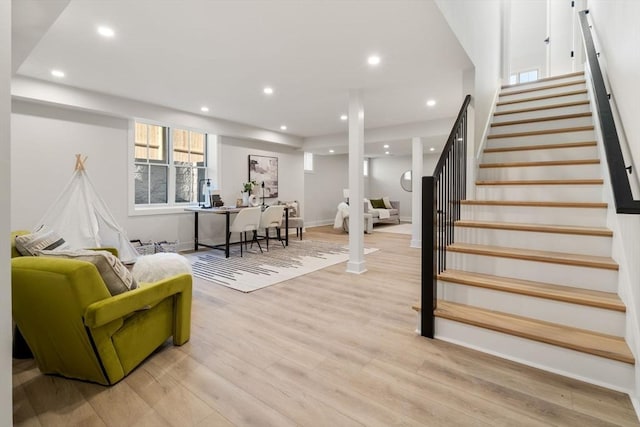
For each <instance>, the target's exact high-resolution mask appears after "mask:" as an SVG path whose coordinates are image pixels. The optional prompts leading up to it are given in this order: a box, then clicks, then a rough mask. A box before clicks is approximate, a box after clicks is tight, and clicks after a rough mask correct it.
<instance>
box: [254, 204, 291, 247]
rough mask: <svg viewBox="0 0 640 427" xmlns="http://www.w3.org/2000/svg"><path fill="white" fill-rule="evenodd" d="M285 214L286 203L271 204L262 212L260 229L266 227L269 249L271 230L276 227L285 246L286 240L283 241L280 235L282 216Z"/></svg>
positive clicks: (278, 236)
mask: <svg viewBox="0 0 640 427" xmlns="http://www.w3.org/2000/svg"><path fill="white" fill-rule="evenodd" d="M283 214H284V205H273V206H269V207H268V208H267V209H265V210H264V212H262V217H261V218H260V227H259V228H260V230H262V229H264V235H265V238H266V239H267V250H269V230H270V229H271V228H275V230H276V233H277V238H278V240H280V243H282V247H283V248H284V247H285V246H284V242H283V241H282V237H281V236H280V229H281V227H282V219H283V218H282V216H283Z"/></svg>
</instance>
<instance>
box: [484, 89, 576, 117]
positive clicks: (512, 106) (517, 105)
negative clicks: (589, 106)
mask: <svg viewBox="0 0 640 427" xmlns="http://www.w3.org/2000/svg"><path fill="white" fill-rule="evenodd" d="M586 100H587V94H586V93H579V94H575V95H564V96H557V97H555V98H545V99H539V100H535V101H523V102H514V103H508V104H500V105H496V109H495V111H496V112H499V113H501V112H503V111H512V110H520V109H523V108H536V107H545V106H547V105H556V104H564V103H566V102H576V101H586Z"/></svg>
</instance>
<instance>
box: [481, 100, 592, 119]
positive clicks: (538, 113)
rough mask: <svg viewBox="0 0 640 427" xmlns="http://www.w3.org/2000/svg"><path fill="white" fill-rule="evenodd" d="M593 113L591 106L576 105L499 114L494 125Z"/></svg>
mask: <svg viewBox="0 0 640 427" xmlns="http://www.w3.org/2000/svg"><path fill="white" fill-rule="evenodd" d="M590 111H591V107H590V106H589V104H583V105H576V106H572V107H560V108H549V109H545V110H535V111H527V112H524V113H512V114H499V115H496V116H493V123H503V122H511V121H514V120H531V119H539V118H543V117H555V116H562V115H566V114H580V113H588V112H590Z"/></svg>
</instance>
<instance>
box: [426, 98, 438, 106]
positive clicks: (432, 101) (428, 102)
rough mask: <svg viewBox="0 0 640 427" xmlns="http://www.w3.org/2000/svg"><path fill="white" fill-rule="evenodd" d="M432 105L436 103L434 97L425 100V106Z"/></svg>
mask: <svg viewBox="0 0 640 427" xmlns="http://www.w3.org/2000/svg"><path fill="white" fill-rule="evenodd" d="M434 105H436V100H435V99H430V100H428V101H427V107H433V106H434Z"/></svg>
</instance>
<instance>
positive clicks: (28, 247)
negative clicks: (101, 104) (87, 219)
mask: <svg viewBox="0 0 640 427" xmlns="http://www.w3.org/2000/svg"><path fill="white" fill-rule="evenodd" d="M70 248H71V247H70V246H69V244H68V243H67V242H65V241H64V239H63V238H62V237H60V235H59V234H58V233H56V232H55V231H53V230H50V229H48V228H47V227H44V226H43V227H40V229H38V230H37V231H36V232H34V233H31V234H23V235H20V236H16V249H17V250H18V252H20V254H21V255H24V256H28V255H31V256H36V255H38V254H39V252H40V251H44V250H49V251H51V250H64V249H70Z"/></svg>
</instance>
